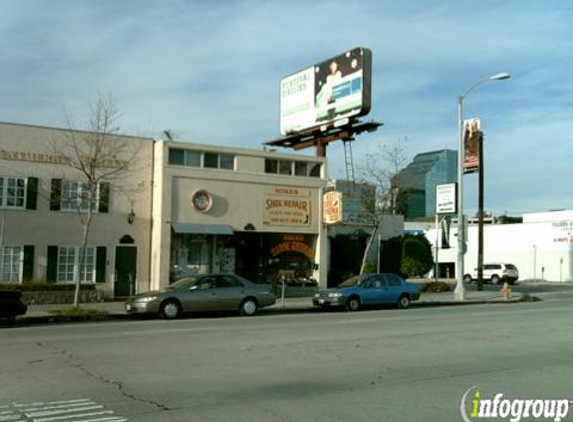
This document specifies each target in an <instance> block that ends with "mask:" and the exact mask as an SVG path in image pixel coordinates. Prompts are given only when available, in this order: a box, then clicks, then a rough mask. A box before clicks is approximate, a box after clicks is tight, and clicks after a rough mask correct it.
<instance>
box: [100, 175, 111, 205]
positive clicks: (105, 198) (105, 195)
mask: <svg viewBox="0 0 573 422" xmlns="http://www.w3.org/2000/svg"><path fill="white" fill-rule="evenodd" d="M109 196H110V195H109V183H108V182H102V183H100V185H99V207H98V211H99V212H109Z"/></svg>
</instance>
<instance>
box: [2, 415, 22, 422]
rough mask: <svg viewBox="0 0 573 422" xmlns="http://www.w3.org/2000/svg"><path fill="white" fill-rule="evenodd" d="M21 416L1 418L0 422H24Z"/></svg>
mask: <svg viewBox="0 0 573 422" xmlns="http://www.w3.org/2000/svg"><path fill="white" fill-rule="evenodd" d="M23 420H24V419H21V417H20V415H8V416H0V421H2V422H4V421H23Z"/></svg>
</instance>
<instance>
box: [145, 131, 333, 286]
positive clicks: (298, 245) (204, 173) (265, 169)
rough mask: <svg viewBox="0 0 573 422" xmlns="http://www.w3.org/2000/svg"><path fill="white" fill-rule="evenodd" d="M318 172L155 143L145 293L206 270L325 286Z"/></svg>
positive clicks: (264, 157) (261, 157)
mask: <svg viewBox="0 0 573 422" xmlns="http://www.w3.org/2000/svg"><path fill="white" fill-rule="evenodd" d="M325 172H326V168H325V161H324V159H320V158H315V157H308V156H303V155H292V154H291V155H288V154H277V153H276V152H272V151H264V150H247V149H238V148H222V147H214V146H211V145H209V146H207V145H197V144H184V143H175V142H166V141H159V142H156V144H155V169H154V184H155V186H156V187H158V186H161V189H156V191H155V192H156V195H154V199H153V221H154V225H153V233H152V238H153V244H152V258H151V271H152V280H154V283H155V284H154V285H153V287H159V286H160V285H164V284H166V283H167V280H165V277H166V275H167V274H169V275H170V277H171V278H172V279H173V278H178V277H181V276H183V275H185V274H189V273H193V272H209V271H212V272H227V271H232V272H236V273H238V274H240V275H242V276H244V277H246V278H248V279H251V280H254V281H258V282H269V283H276V282H277V280H278V279H279V278H281V277H285V278H289V279H296V280H298V281H299V282H301V283H303V282H305V280H307V279H310V278H313V279H315V280H324V282H326V270H327V268H326V267H327V262H326V256H327V253H326V243H325V242H326V240H327V238H326V227H325V226H324V225H323V224H322V193H323V188H324V187H325V186H326V180H325ZM293 281H294V280H293Z"/></svg>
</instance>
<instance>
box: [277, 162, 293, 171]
mask: <svg viewBox="0 0 573 422" xmlns="http://www.w3.org/2000/svg"><path fill="white" fill-rule="evenodd" d="M279 174H292V161H290V160H279Z"/></svg>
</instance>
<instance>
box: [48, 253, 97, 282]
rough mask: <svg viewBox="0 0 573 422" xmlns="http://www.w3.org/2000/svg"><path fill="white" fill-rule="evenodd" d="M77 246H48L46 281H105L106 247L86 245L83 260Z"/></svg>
mask: <svg viewBox="0 0 573 422" xmlns="http://www.w3.org/2000/svg"><path fill="white" fill-rule="evenodd" d="M80 255H81V247H79V246H48V268H47V271H46V278H47V279H48V281H57V282H58V283H75V282H76V280H77V279H78V277H79V279H80V282H81V283H95V282H104V281H105V265H106V248H105V247H104V246H101V247H95V246H88V247H87V248H86V255H85V258H84V262H83V264H82V265H80V261H81V256H80Z"/></svg>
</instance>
